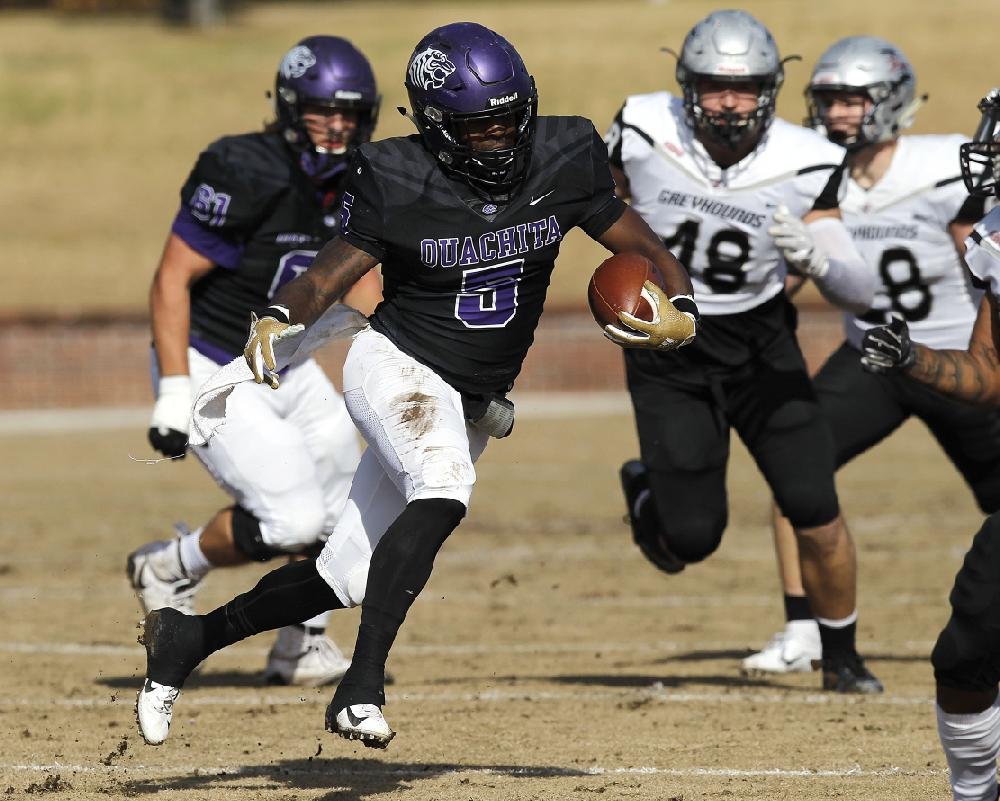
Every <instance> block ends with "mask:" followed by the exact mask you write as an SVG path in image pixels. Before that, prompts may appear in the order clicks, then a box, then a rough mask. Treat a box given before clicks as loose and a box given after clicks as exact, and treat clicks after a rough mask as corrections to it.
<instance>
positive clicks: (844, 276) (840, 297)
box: [806, 217, 876, 314]
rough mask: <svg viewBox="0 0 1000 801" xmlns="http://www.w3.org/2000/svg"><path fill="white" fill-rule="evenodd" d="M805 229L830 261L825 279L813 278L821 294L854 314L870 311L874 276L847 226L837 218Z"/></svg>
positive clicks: (815, 223) (823, 218)
mask: <svg viewBox="0 0 1000 801" xmlns="http://www.w3.org/2000/svg"><path fill="white" fill-rule="evenodd" d="M806 227H807V228H808V229H809V233H810V234H811V235H812V238H813V242H815V244H816V248H817V250H819V251H821V252H822V253H824V254H825V255H826V259H827V265H828V268H827V270H826V272H825V274H824V275H823V277H822V278H815V277H814V278H813V281H815V282H816V287H817V288H818V289H819V291H820V293H821V294H822V295H823V297H824V298H826V299H827V300H828V301H830V303H832V304H834V305H835V306H839V307H840V308H842V309H844V310H846V311H849V312H851V313H852V314H863V313H864V312H866V311H868V309H870V308H871V305H872V301H873V300H874V298H875V283H876V277H875V273H874V271H873V270H872V269H871V268H870V267H869V266H868V264H867V263H866V262H865V260H864V257H863V256H862V255H861V254H860V253H859V252H858V249H857V247H855V245H854V240H853V239H851V235H850V234H849V233H848V231H847V228H845V227H844V223H843V222H842V221H841V220H838V219H837V218H835V217H821V218H820V219H818V220H813V221H812V222H810V223H806Z"/></svg>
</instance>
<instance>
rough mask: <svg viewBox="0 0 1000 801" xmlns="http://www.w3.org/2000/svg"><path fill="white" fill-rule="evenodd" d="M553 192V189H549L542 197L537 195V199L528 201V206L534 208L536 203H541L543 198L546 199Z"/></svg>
mask: <svg viewBox="0 0 1000 801" xmlns="http://www.w3.org/2000/svg"><path fill="white" fill-rule="evenodd" d="M555 191H556V190H555V189H550V190H549V191H548V192H546V193H545V194H544V195H539V196H538V197H533V198H532V199H531V200H529V201H528V205H529V206H534V205H535V204H536V203H540V202H541V201H543V200H545V198H547V197H548V196H549V195H551V194H552V193H553V192H555Z"/></svg>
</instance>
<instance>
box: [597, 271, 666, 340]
mask: <svg viewBox="0 0 1000 801" xmlns="http://www.w3.org/2000/svg"><path fill="white" fill-rule="evenodd" d="M646 281H652V282H653V283H655V284H656V285H657V286H659V287H661V288H665V287H664V285H663V276H661V275H660V271H659V270H657V269H656V265H654V264H653V262H651V261H650V260H649V259H647V258H646V257H645V256H640V255H639V254H638V253H618V254H616V255H614V256H612V257H611V258H609V259H605V260H604V261H603V262H602V263H601V265H600V266H599V267H598V268H597V269H596V270H594V274H593V275H592V276H591V278H590V286H589V287H587V300H588V301H589V302H590V311H591V312H592V313H593V315H594V319H595V320H597V324H598V325H600V326H601V328H604V326H606V325H609V324H613V325H618V326H622V325H624V323H622V322H621V320H619V319H618V312H620V311H624V312H628V313H629V314H631V315H633V316H634V317H638V318H639V319H640V320H652V319H653V310H652V308H651V307H650V305H649V303H647V302H646V299H645V298H643V297H642V285H643V283H645V282H646Z"/></svg>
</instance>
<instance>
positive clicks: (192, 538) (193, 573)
mask: <svg viewBox="0 0 1000 801" xmlns="http://www.w3.org/2000/svg"><path fill="white" fill-rule="evenodd" d="M202 531H204V528H199V529H196V530H194V531H190V532H188V533H187V534H185V535H184V536H183V537H181V548H180V551H181V565H183V567H184V570H185V572H186V573H187V574H188V577H189V578H193V579H194V580H195V581H197V580H199V579H201V578H204V576H205V575H206V574H207V573H208V571H210V570H211V569H212V568H213V567H215V565H213V564H212V563H211V562H209V561H208V559H207V558H205V554H204V553H202V550H201V532H202Z"/></svg>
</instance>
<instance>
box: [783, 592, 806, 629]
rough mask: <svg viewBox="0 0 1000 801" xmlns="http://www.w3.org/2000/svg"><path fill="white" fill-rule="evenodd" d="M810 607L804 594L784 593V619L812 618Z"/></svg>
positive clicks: (788, 620) (789, 620)
mask: <svg viewBox="0 0 1000 801" xmlns="http://www.w3.org/2000/svg"><path fill="white" fill-rule="evenodd" d="M812 617H813V613H812V607H811V606H809V599H808V598H807V597H806V596H805V595H789V594H788V593H787V592H786V593H785V620H786V621H787V622H791V621H793V620H812Z"/></svg>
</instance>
